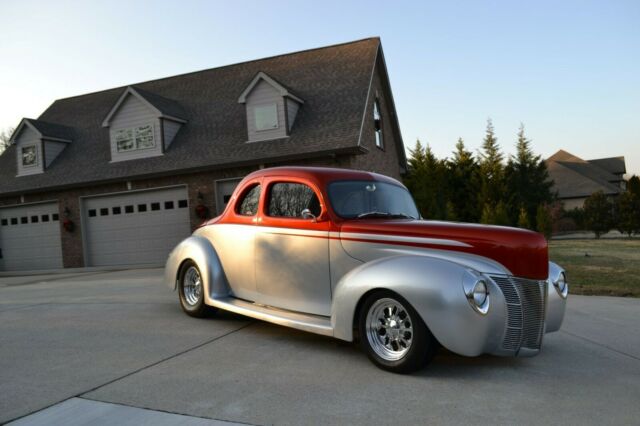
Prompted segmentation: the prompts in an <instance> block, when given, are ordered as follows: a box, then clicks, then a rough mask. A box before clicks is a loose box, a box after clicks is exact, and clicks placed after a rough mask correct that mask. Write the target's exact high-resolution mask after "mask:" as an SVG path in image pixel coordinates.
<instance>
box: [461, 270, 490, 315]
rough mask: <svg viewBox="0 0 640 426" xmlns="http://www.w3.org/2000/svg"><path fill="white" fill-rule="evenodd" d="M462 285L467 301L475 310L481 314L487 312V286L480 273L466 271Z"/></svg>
mask: <svg viewBox="0 0 640 426" xmlns="http://www.w3.org/2000/svg"><path fill="white" fill-rule="evenodd" d="M463 287H464V293H465V295H466V296H467V301H468V302H469V304H470V305H471V307H472V308H473V309H474V310H475V311H476V312H478V313H480V314H482V315H485V314H486V313H487V312H489V286H488V285H487V282H486V281H485V280H484V279H483V278H482V276H481V275H479V274H477V273H475V272H472V271H467V274H465V277H464V280H463Z"/></svg>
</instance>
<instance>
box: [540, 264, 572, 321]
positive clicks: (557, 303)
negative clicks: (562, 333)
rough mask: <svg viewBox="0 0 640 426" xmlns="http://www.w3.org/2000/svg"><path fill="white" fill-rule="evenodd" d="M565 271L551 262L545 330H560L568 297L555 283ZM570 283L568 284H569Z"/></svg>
mask: <svg viewBox="0 0 640 426" xmlns="http://www.w3.org/2000/svg"><path fill="white" fill-rule="evenodd" d="M563 272H565V271H564V269H562V268H561V267H560V266H558V265H557V264H555V263H553V262H549V280H548V281H547V313H546V315H545V332H546V333H553V332H554V331H558V330H560V327H561V326H562V321H563V320H564V312H565V310H566V308H567V299H566V297H562V296H561V295H560V293H559V292H558V291H557V290H556V287H555V286H554V285H553V283H554V282H555V281H556V280H557V279H558V276H559V275H560V274H561V273H563ZM567 285H568V284H567Z"/></svg>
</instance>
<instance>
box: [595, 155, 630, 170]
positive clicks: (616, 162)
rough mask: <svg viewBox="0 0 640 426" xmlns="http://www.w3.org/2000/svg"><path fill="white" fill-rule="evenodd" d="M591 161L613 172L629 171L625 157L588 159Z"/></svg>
mask: <svg viewBox="0 0 640 426" xmlns="http://www.w3.org/2000/svg"><path fill="white" fill-rule="evenodd" d="M588 161H589V163H591V164H595V165H596V166H598V167H600V168H601V169H604V170H606V171H608V172H609V173H613V174H624V173H627V167H626V165H625V162H624V157H611V158H597V159H595V160H588Z"/></svg>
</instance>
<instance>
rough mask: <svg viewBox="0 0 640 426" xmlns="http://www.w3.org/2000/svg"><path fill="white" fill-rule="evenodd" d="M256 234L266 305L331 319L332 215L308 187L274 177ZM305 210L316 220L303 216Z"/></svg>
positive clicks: (260, 290) (260, 289) (260, 286)
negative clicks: (330, 234) (330, 264)
mask: <svg viewBox="0 0 640 426" xmlns="http://www.w3.org/2000/svg"><path fill="white" fill-rule="evenodd" d="M265 188H266V193H265V199H264V203H263V206H262V208H261V212H260V218H259V226H258V227H257V230H256V234H255V235H256V240H255V244H256V245H255V257H256V284H257V291H258V296H257V297H258V301H259V303H262V304H264V305H269V306H274V307H278V308H283V309H288V310H292V311H297V312H304V313H310V314H316V315H324V316H329V315H330V314H331V280H330V271H329V239H328V237H329V226H330V222H329V220H328V216H327V214H326V212H325V211H324V208H323V207H322V201H321V198H320V196H319V194H320V192H319V191H317V189H316V188H313V187H312V186H311V185H309V184H308V183H305V182H303V181H296V180H292V179H278V178H271V179H270V180H269V181H268V182H265ZM305 209H308V210H310V212H311V213H312V214H313V215H314V216H315V218H311V217H303V211H304V210H305Z"/></svg>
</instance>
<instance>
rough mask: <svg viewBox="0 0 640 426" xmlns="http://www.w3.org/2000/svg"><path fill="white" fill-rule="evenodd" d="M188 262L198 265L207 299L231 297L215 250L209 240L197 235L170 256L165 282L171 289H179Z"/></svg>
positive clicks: (185, 241)
mask: <svg viewBox="0 0 640 426" xmlns="http://www.w3.org/2000/svg"><path fill="white" fill-rule="evenodd" d="M186 260H192V261H194V262H195V263H196V265H198V268H199V269H200V273H201V275H202V280H203V284H204V289H205V295H206V296H207V298H209V299H210V298H216V297H226V296H229V294H230V290H229V283H228V282H227V278H226V276H225V274H224V269H223V268H222V263H221V262H220V258H219V257H218V254H217V253H216V250H215V248H214V247H213V245H212V244H211V242H209V240H207V239H206V238H203V237H200V236H197V235H192V236H191V237H189V238H187V239H185V240H183V241H182V242H181V243H180V244H178V245H177V246H176V247H175V248H174V249H173V251H172V252H171V253H170V254H169V259H168V260H167V263H166V265H165V268H164V280H165V284H166V285H167V286H168V287H169V288H171V289H172V290H175V289H176V288H177V286H178V279H179V276H178V274H179V273H180V268H181V267H182V264H183V263H184V262H185V261H186Z"/></svg>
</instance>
